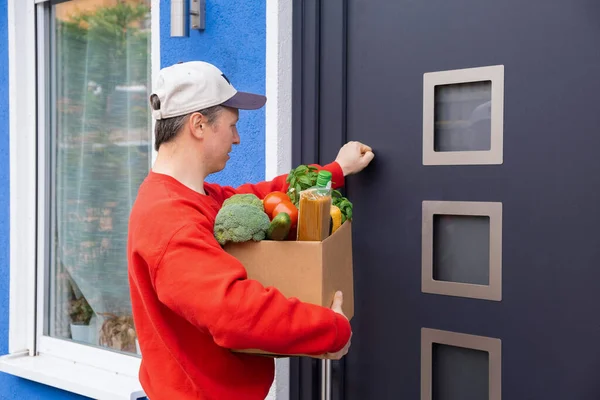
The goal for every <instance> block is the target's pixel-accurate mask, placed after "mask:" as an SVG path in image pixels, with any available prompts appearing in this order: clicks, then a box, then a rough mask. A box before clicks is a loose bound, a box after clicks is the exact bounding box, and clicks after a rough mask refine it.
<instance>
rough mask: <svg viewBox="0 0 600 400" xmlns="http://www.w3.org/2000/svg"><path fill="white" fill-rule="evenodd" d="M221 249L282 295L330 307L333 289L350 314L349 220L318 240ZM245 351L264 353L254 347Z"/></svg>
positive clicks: (230, 246)
mask: <svg viewBox="0 0 600 400" xmlns="http://www.w3.org/2000/svg"><path fill="white" fill-rule="evenodd" d="M225 251H227V252H228V253H229V254H231V255H233V256H234V257H235V258H237V259H238V260H240V262H241V263H242V264H243V265H244V267H245V268H246V271H247V272H248V278H250V279H255V280H257V281H259V282H261V283H262V284H263V285H264V286H272V287H275V288H277V289H278V290H279V291H281V292H282V293H283V295H284V296H286V297H288V298H289V297H295V298H298V299H299V300H301V301H303V302H307V303H312V304H317V305H321V306H324V307H328V308H329V307H331V303H332V301H333V296H334V295H335V292H336V291H337V290H341V291H342V292H343V294H344V302H343V304H342V310H343V312H344V314H345V315H346V317H348V319H351V318H352V317H353V316H354V275H353V265H352V223H351V222H350V221H346V222H344V223H343V224H342V226H341V227H340V228H339V229H338V230H337V231H335V233H334V234H332V235H331V236H329V237H328V238H327V239H325V240H324V241H322V242H299V241H271V240H263V241H261V242H250V243H230V244H228V245H226V246H225ZM243 352H246V353H256V354H265V355H266V354H268V353H264V352H261V351H258V350H247V351H243Z"/></svg>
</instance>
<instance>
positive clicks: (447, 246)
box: [433, 215, 490, 285]
mask: <svg viewBox="0 0 600 400" xmlns="http://www.w3.org/2000/svg"><path fill="white" fill-rule="evenodd" d="M433 279H435V280H438V281H447V282H462V283H473V284H478V285H489V283H490V217H488V216H475V215H434V216H433Z"/></svg>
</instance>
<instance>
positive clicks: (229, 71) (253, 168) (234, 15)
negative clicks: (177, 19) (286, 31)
mask: <svg viewBox="0 0 600 400" xmlns="http://www.w3.org/2000/svg"><path fill="white" fill-rule="evenodd" d="M160 13H161V16H160V20H161V32H160V35H161V37H160V40H161V66H163V67H164V66H168V65H171V64H174V63H177V62H179V61H190V60H200V61H207V62H210V63H212V64H214V65H216V66H217V67H218V68H219V69H221V70H222V71H223V73H225V75H227V77H228V78H229V80H230V81H231V83H232V84H233V85H234V86H235V87H236V89H237V90H239V91H249V92H255V93H260V94H264V93H265V39H266V34H265V30H266V22H265V21H266V15H265V2H264V1H258V0H235V1H233V0H207V1H206V29H205V30H204V31H198V30H190V31H189V36H188V37H171V32H170V20H171V8H170V0H161V8H160ZM264 118H265V109H264V107H263V108H262V109H260V110H256V111H240V121H239V123H238V131H239V133H240V138H241V144H240V145H238V146H236V147H234V151H233V153H232V156H231V160H230V161H229V162H228V163H227V168H225V170H223V171H222V172H220V173H218V174H215V175H212V176H210V177H209V178H208V179H207V180H208V181H212V182H217V183H220V184H227V185H234V186H237V185H241V184H243V183H247V182H258V181H261V180H263V179H264V175H265V173H264V172H265V122H264Z"/></svg>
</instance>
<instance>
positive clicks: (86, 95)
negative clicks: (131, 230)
mask: <svg viewBox="0 0 600 400" xmlns="http://www.w3.org/2000/svg"><path fill="white" fill-rule="evenodd" d="M52 15H53V28H52V29H53V32H54V35H53V41H52V46H51V48H52V52H51V71H52V72H51V77H52V79H51V80H52V87H51V108H52V111H53V112H52V123H51V124H52V128H53V129H52V131H53V135H52V145H51V149H52V173H51V176H52V182H51V187H52V198H51V215H52V224H51V226H52V229H51V233H50V239H51V242H52V246H51V256H50V258H51V260H50V266H51V269H50V274H49V275H50V276H49V278H50V291H49V292H50V303H49V304H50V307H49V309H48V313H49V315H48V318H46V320H47V321H48V326H47V331H46V332H47V333H48V334H49V335H50V336H54V337H58V338H64V339H71V340H76V341H80V342H83V343H87V344H90V345H97V346H103V347H106V348H110V349H113V350H117V351H126V352H136V344H135V330H134V326H133V320H132V318H131V304H130V300H129V285H128V276H127V255H126V247H127V222H128V217H129V212H130V209H131V206H132V203H133V201H134V199H135V197H136V195H137V189H138V187H139V185H140V183H141V182H142V180H143V179H144V177H145V176H146V174H147V173H148V169H149V165H150V157H151V147H150V146H151V119H150V113H149V107H148V100H147V99H148V96H149V94H148V90H149V87H150V84H149V80H150V29H149V26H150V0H128V1H120V0H114V1H109V0H73V1H68V2H62V3H58V4H56V5H54V6H53V7H52Z"/></svg>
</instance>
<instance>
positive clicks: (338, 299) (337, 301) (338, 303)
mask: <svg viewBox="0 0 600 400" xmlns="http://www.w3.org/2000/svg"><path fill="white" fill-rule="evenodd" d="M343 300H344V298H343V296H342V292H339V291H338V292H336V293H335V297H334V298H333V304H332V305H331V309H332V310H333V311H335V312H336V313H338V314H341V315H343V316H344V318H345V317H346V315H344V312H343V311H342V302H343ZM351 341H352V334H350V338H349V339H348V343H346V345H345V346H344V347H343V348H342V349H341V350H340V351H338V352H337V353H327V354H326V355H325V358H327V359H330V360H339V359H341V358H342V357H344V356H345V355H346V354H348V350H350V342H351Z"/></svg>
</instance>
